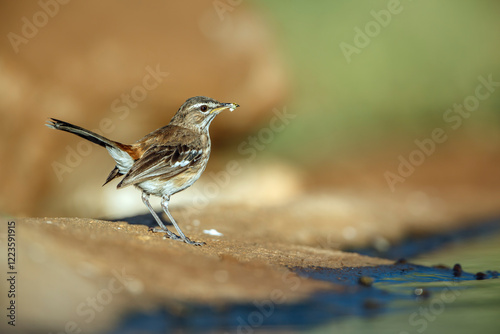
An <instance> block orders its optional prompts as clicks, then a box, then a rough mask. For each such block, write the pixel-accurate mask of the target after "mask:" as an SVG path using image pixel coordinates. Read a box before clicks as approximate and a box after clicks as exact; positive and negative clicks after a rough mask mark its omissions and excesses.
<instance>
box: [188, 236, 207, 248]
mask: <svg viewBox="0 0 500 334" xmlns="http://www.w3.org/2000/svg"><path fill="white" fill-rule="evenodd" d="M183 241H184V242H185V243H187V244H188V245H193V246H203V245H206V244H207V243H206V242H197V241H191V239H189V238H188V237H186V238H185V239H184V240H183Z"/></svg>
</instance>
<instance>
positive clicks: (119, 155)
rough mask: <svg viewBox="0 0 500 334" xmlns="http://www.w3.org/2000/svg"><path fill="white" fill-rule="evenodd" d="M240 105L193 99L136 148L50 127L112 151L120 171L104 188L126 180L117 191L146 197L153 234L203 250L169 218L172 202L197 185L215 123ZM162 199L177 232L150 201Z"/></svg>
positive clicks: (51, 123) (64, 125) (58, 124)
mask: <svg viewBox="0 0 500 334" xmlns="http://www.w3.org/2000/svg"><path fill="white" fill-rule="evenodd" d="M237 107H239V105H238V104H236V103H221V102H218V101H216V100H214V99H212V98H209V97H206V96H195V97H192V98H189V99H187V100H186V102H184V103H183V104H182V105H181V106H180V108H179V109H178V111H177V112H176V113H175V115H174V116H173V118H172V119H171V120H170V123H169V124H168V125H166V126H164V127H161V128H159V129H157V130H155V131H153V132H151V133H149V134H147V135H146V136H144V137H143V138H141V139H139V140H138V141H136V142H135V143H133V144H130V145H129V144H122V143H120V142H117V141H113V140H110V139H108V138H105V137H103V136H101V135H99V134H97V133H94V132H92V131H90V130H87V129H84V128H82V127H79V126H77V125H73V124H71V123H68V122H64V121H61V120H58V119H55V118H50V119H49V120H47V122H46V124H45V125H46V126H48V127H49V128H51V129H56V130H61V131H66V132H69V133H73V134H75V135H77V136H80V137H82V138H84V139H87V140H88V141H90V142H92V143H94V144H97V145H100V146H102V147H104V148H106V149H107V150H108V153H109V154H110V155H111V157H112V158H113V159H114V161H115V163H116V165H115V167H114V168H113V170H112V171H111V172H110V173H109V175H108V177H107V178H106V181H105V182H104V184H103V186H104V185H106V184H108V183H109V182H110V181H111V180H114V179H115V178H120V177H123V178H122V179H121V180H120V182H119V183H118V185H117V189H122V188H125V187H127V186H131V185H133V186H135V187H136V188H137V189H139V190H140V191H142V195H141V197H142V201H143V202H144V204H145V205H146V207H147V208H148V210H149V212H150V213H151V215H152V216H153V217H154V219H155V220H156V223H157V224H158V226H157V227H155V228H153V229H152V230H153V231H154V232H162V233H165V236H166V237H168V238H170V239H173V240H180V241H183V242H185V243H187V244H190V245H195V246H201V245H204V244H205V243H204V242H195V241H191V240H190V239H189V238H188V237H187V236H186V235H185V234H184V233H183V232H182V230H181V229H180V227H179V225H178V224H177V222H176V221H175V219H174V218H173V217H172V215H171V214H170V212H169V210H168V207H169V203H170V197H171V196H172V195H174V194H176V193H178V192H180V191H182V190H184V189H186V188H188V187H190V186H191V185H192V184H193V183H194V182H196V181H197V180H198V179H199V178H200V176H201V174H202V173H203V171H204V170H205V168H206V166H207V163H208V159H209V157H210V151H211V146H212V145H211V141H210V134H209V127H210V124H211V123H212V121H213V120H214V118H215V117H216V116H217V115H218V114H219V113H221V112H222V111H224V110H228V109H229V110H230V111H233V110H235V109H236V108H237ZM151 195H153V196H158V197H160V198H161V207H162V209H163V211H164V212H165V214H166V215H167V217H168V219H169V220H170V222H171V223H172V225H173V226H174V227H175V229H176V231H177V233H178V235H177V234H175V233H173V232H171V231H170V230H169V229H168V228H167V227H166V226H165V224H164V223H163V222H162V220H161V219H160V218H159V217H158V215H157V214H156V212H155V211H154V210H153V208H152V206H151V204H150V202H149V198H150V196H151Z"/></svg>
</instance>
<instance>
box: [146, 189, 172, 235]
mask: <svg viewBox="0 0 500 334" xmlns="http://www.w3.org/2000/svg"><path fill="white" fill-rule="evenodd" d="M142 201H143V202H144V204H145V205H146V206H147V207H148V209H149V212H151V214H152V215H153V217H154V219H155V220H156V222H157V223H158V225H159V226H160V228H158V227H154V228H152V229H151V230H152V231H153V232H164V233H167V235H168V237H169V238H171V239H179V237H178V236H177V235H175V234H174V233H172V232H170V231H169V230H168V228H167V227H166V226H165V224H163V222H162V221H161V219H160V217H158V215H157V214H156V212H155V210H153V208H152V207H151V204H150V203H149V194H147V193H145V192H144V191H143V192H142Z"/></svg>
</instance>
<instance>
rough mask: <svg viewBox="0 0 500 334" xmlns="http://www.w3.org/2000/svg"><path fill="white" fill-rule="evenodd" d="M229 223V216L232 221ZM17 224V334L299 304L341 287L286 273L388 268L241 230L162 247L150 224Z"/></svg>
mask: <svg viewBox="0 0 500 334" xmlns="http://www.w3.org/2000/svg"><path fill="white" fill-rule="evenodd" d="M177 213H178V212H177ZM230 215H231V212H228V214H227V215H222V216H224V218H226V219H231V216H230ZM217 216H219V217H220V216H221V214H220V213H218V214H217ZM211 219H213V218H211V217H210V216H208V217H206V219H205V221H211ZM233 219H234V218H233ZM16 223H17V227H16V229H17V230H16V235H17V247H18V249H17V254H18V268H17V270H18V272H19V275H18V288H17V289H18V291H19V295H18V299H17V300H18V310H19V311H18V312H19V314H18V319H17V321H18V326H17V327H16V331H18V332H19V331H24V330H34V329H36V330H37V331H45V332H48V331H54V332H64V331H65V327H66V326H69V327H68V328H73V327H72V326H78V328H81V329H82V330H83V331H84V332H88V331H96V330H103V329H107V328H112V326H113V325H114V324H115V323H116V321H118V319H119V318H120V315H123V313H124V312H126V311H131V310H148V309H149V308H153V307H157V306H158V305H161V306H165V307H167V308H168V309H169V310H171V311H173V312H175V311H176V310H178V309H181V308H182V304H183V303H186V302H188V303H189V302H191V303H204V304H206V303H210V304H215V305H224V304H225V303H231V302H243V303H244V302H248V303H250V302H252V301H260V300H269V299H271V298H279V299H280V300H281V301H283V302H293V301H296V300H298V299H300V298H304V297H306V296H308V295H310V294H311V293H313V292H318V291H323V290H324V291H326V290H332V289H340V287H338V286H334V285H332V284H330V283H326V282H320V281H315V280H309V279H305V278H299V277H297V276H296V275H295V274H293V273H292V272H291V271H290V270H289V269H288V267H294V266H303V267H307V266H312V265H321V266H326V267H332V268H339V267H343V266H346V265H347V266H367V265H370V266H372V265H377V264H387V263H391V261H387V260H383V259H376V258H369V257H364V256H360V255H358V254H353V253H343V252H341V251H337V250H331V249H323V248H322V247H311V246H306V245H297V244H295V245H294V244H291V243H289V242H285V241H271V237H269V236H268V237H265V236H264V237H259V236H258V235H256V234H255V233H254V234H250V235H246V234H245V233H242V230H241V229H239V230H238V229H234V230H227V231H225V233H226V234H224V236H220V237H214V236H209V235H207V234H204V233H203V232H202V229H203V227H201V226H198V227H194V226H192V227H191V228H190V229H186V232H187V233H188V234H189V236H190V237H191V238H192V239H193V240H197V241H205V242H206V243H207V244H206V245H205V246H203V247H194V246H190V245H187V244H184V243H181V242H178V241H172V240H165V239H164V238H163V235H162V234H157V233H155V234H153V233H152V232H149V231H148V227H147V226H146V225H135V224H134V225H132V224H128V223H125V222H107V221H99V220H91V219H77V218H71V219H69V218H44V219H23V220H17V221H16ZM147 223H149V221H147ZM209 225H210V224H209ZM212 227H213V226H212ZM217 227H218V226H217ZM5 262H6V261H5V259H2V263H5ZM75 324H76V325H75ZM1 326H5V324H4V323H3V324H2V325H1ZM110 326H111V327H110ZM4 329H5V328H4ZM8 329H11V328H8ZM2 331H3V330H2Z"/></svg>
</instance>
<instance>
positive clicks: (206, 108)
mask: <svg viewBox="0 0 500 334" xmlns="http://www.w3.org/2000/svg"><path fill="white" fill-rule="evenodd" d="M200 110H201V111H203V112H205V111H207V110H208V107H207V106H206V105H202V106H201V107H200Z"/></svg>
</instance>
